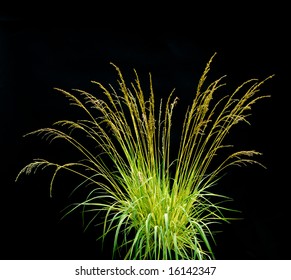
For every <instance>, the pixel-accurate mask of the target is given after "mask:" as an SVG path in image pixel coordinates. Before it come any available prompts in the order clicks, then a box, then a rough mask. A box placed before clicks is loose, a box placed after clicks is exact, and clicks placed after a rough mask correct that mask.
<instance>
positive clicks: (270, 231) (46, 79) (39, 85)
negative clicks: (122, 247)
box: [0, 9, 290, 259]
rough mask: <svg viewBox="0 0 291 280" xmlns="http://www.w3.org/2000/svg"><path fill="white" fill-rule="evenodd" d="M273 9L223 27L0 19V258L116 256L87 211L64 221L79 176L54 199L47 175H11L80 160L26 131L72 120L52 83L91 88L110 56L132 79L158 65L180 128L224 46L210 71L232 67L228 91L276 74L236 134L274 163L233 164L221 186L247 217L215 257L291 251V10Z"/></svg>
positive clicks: (104, 73)
mask: <svg viewBox="0 0 291 280" xmlns="http://www.w3.org/2000/svg"><path fill="white" fill-rule="evenodd" d="M270 12H272V11H271V9H270ZM270 15H271V17H270V16H269V14H266V15H264V16H263V17H261V18H260V19H257V16H256V15H253V18H252V21H251V22H250V21H249V20H250V17H249V15H248V14H246V15H245V17H244V20H245V21H246V22H245V23H244V24H238V22H237V21H235V19H236V16H234V17H233V18H232V19H231V20H230V21H229V22H226V24H225V25H221V26H218V25H217V24H216V23H213V24H212V25H211V26H210V27H209V28H206V27H205V26H204V25H205V22H204V23H202V22H200V25H197V23H192V22H191V20H189V22H188V23H187V26H185V25H183V26H182V27H181V26H178V25H171V26H167V25H166V24H162V23H161V24H160V25H150V24H148V25H147V24H146V27H144V26H143V27H139V25H138V26H136V25H135V28H134V27H133V25H128V26H120V25H119V24H118V23H116V24H113V25H112V26H109V25H108V22H106V21H103V20H96V21H94V20H91V21H90V22H89V21H87V22H85V23H87V24H85V23H84V21H76V20H75V19H74V20H72V19H71V18H67V19H65V20H64V19H63V18H62V17H58V18H53V16H52V18H45V17H40V16H39V17H33V16H28V17H22V16H1V18H0V20H1V21H0V67H1V68H0V94H1V99H0V113H1V132H0V133H1V138H0V141H1V142H0V147H1V171H0V172H1V174H0V176H1V180H0V182H1V183H0V186H1V193H0V199H1V203H0V205H1V208H0V210H1V211H0V218H1V238H0V242H1V245H0V246H1V247H0V248H1V249H0V258H1V259H109V258H110V254H111V252H110V246H111V243H112V242H111V241H110V240H109V241H108V242H107V243H105V250H104V251H103V252H102V251H101V243H100V242H96V241H95V239H96V237H97V235H98V230H99V229H94V228H90V229H89V230H88V231H86V232H84V231H83V228H82V220H81V215H80V214H79V213H74V214H72V215H71V216H69V217H67V218H66V219H64V220H60V218H61V214H60V211H61V209H63V208H64V207H65V206H66V205H67V203H68V198H67V195H68V194H69V192H70V190H72V188H73V186H72V187H71V185H70V183H71V184H72V183H73V181H70V180H72V179H70V178H65V179H62V181H60V182H61V183H60V185H59V186H58V187H59V189H58V190H55V192H54V195H53V197H52V198H50V197H49V186H48V178H49V174H48V173H46V172H45V173H38V174H37V175H35V176H34V175H32V176H24V177H21V180H20V181H19V182H17V183H15V182H14V180H15V177H16V175H17V173H18V172H19V170H20V169H21V168H22V167H23V166H24V165H25V164H27V163H28V162H30V161H31V160H32V159H33V158H37V157H49V158H50V159H52V160H58V159H59V160H61V159H62V158H64V157H68V158H69V157H70V156H72V155H71V152H70V150H66V148H65V147H62V146H60V145H56V146H54V145H48V144H47V143H45V142H44V141H41V140H40V139H39V138H37V139H36V138H34V137H29V138H22V135H23V134H25V133H27V132H30V131H32V130H34V129H37V128H40V127H46V126H50V124H51V123H53V122H54V121H56V120H59V119H62V118H66V117H67V116H72V117H74V116H76V115H75V114H76V113H75V112H74V110H72V108H70V107H69V106H68V103H67V102H66V100H65V99H64V98H63V97H62V96H60V95H57V94H55V91H54V90H53V87H59V88H63V89H66V90H70V89H71V88H80V89H88V90H90V91H92V90H94V89H95V88H94V87H93V86H92V84H91V83H90V80H97V81H100V82H102V83H104V84H107V83H114V81H115V80H116V72H115V71H114V69H113V68H112V66H110V65H109V62H113V63H115V64H116V65H117V66H119V67H120V68H121V70H122V71H123V73H124V74H125V76H126V77H127V76H128V77H129V78H130V77H132V69H133V68H135V69H136V70H137V71H138V73H139V74H140V75H141V77H142V79H144V81H145V82H147V80H146V79H147V74H148V72H151V73H152V76H153V81H154V90H155V91H156V94H157V97H162V96H164V97H165V96H167V95H168V94H169V93H170V91H171V90H172V89H173V88H175V89H176V90H175V93H176V95H177V96H179V98H180V101H179V106H178V107H177V108H176V117H175V123H176V124H177V125H179V124H180V121H181V118H182V117H183V108H185V106H186V105H187V104H189V102H190V101H191V99H192V95H193V94H194V93H195V87H196V85H197V81H198V79H199V77H200V75H201V73H202V70H203V69H204V66H205V64H206V62H207V61H208V60H209V58H210V57H211V56H212V55H213V54H214V52H217V55H216V57H215V59H214V62H213V64H212V72H211V74H210V76H209V78H210V79H211V78H218V77H220V76H222V75H224V74H226V75H227V79H226V81H227V83H228V87H229V88H230V89H233V88H234V87H236V86H237V85H239V84H240V83H242V82H243V81H245V80H247V79H249V78H259V79H263V78H265V77H267V76H269V75H271V74H275V77H274V78H273V79H272V80H270V81H269V82H267V83H266V84H265V85H264V86H263V88H262V94H271V98H269V99H264V100H262V101H261V102H259V103H258V104H256V105H255V106H254V111H253V115H252V117H251V119H250V120H251V123H252V126H250V127H244V126H242V127H241V128H239V129H236V130H235V131H234V134H233V135H232V136H231V140H232V142H233V143H234V144H235V145H236V147H237V148H238V149H239V148H246V149H256V150H258V151H260V152H262V153H263V156H262V157H261V158H260V160H261V162H262V163H263V164H265V165H266V166H267V169H266V170H264V169H262V168H260V167H257V166H250V167H246V168H234V169H231V170H230V171H229V173H228V176H227V177H226V178H224V181H223V185H222V186H221V187H220V188H221V189H218V190H217V191H219V192H221V193H223V194H228V195H230V196H232V197H233V198H234V201H233V203H232V204H231V205H232V206H233V207H234V208H236V209H239V210H241V211H242V212H241V214H240V215H241V216H240V217H243V219H242V220H239V221H233V222H232V223H231V224H229V225H222V226H221V228H220V229H221V230H222V231H223V232H222V233H220V234H218V235H217V236H216V241H217V245H216V246H215V247H214V252H215V255H216V257H217V259H288V258H289V254H288V253H289V251H290V240H289V230H288V226H289V221H290V218H289V217H290V215H289V214H290V210H289V198H288V195H289V189H290V184H289V182H288V172H290V171H288V166H289V165H290V162H289V160H288V153H289V150H288V142H289V136H288V130H289V123H288V119H289V112H290V109H289V108H290V106H289V96H290V86H289V85H288V82H289V79H290V70H289V64H290V63H289V62H290V42H289V38H288V37H289V29H288V24H287V20H286V18H284V16H280V15H279V20H278V19H277V20H276V21H274V20H273V17H274V14H270ZM88 22H89V24H88ZM201 25H203V26H204V28H205V29H204V30H203V31H202V30H201ZM174 138H175V137H174ZM174 140H175V139H174ZM66 180H67V181H66Z"/></svg>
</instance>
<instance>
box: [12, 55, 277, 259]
mask: <svg viewBox="0 0 291 280" xmlns="http://www.w3.org/2000/svg"><path fill="white" fill-rule="evenodd" d="M214 56H215V54H214V55H213V56H212V57H211V58H210V60H209V61H208V63H207V65H206V67H205V70H204V72H203V73H202V76H201V78H200V80H199V83H198V86H197V90H196V94H195V96H194V97H193V102H192V104H190V105H189V107H188V109H187V111H186V112H185V115H184V121H183V123H181V135H180V142H179V147H177V148H176V147H171V129H172V118H173V114H174V107H175V106H176V104H177V102H178V98H177V97H174V96H173V92H172V93H171V94H170V95H169V97H168V98H167V100H166V101H165V102H164V101H163V100H162V99H161V100H159V102H158V103H157V101H156V100H155V96H154V91H153V85H152V78H151V75H150V77H149V89H148V99H145V94H144V90H143V88H142V85H141V83H140V79H139V77H138V74H137V72H136V71H135V70H134V73H135V80H134V81H133V82H131V83H130V84H128V83H126V81H125V79H124V77H123V75H122V72H121V70H120V69H119V68H118V67H117V66H116V65H114V64H112V65H113V67H114V68H115V70H116V71H117V74H118V79H117V81H118V86H119V88H118V89H115V88H114V87H113V86H111V85H109V86H108V87H105V86H104V85H103V84H101V83H99V82H96V81H92V82H93V83H94V84H96V85H97V86H98V88H99V89H100V91H101V92H102V94H103V95H102V97H100V98H97V97H96V96H94V95H92V94H91V93H89V92H86V91H83V90H79V89H75V90H72V92H68V91H65V90H63V89H59V88H56V90H57V91H58V92H59V93H61V94H63V95H65V96H66V97H67V98H68V100H69V101H70V104H71V105H75V106H77V107H79V108H80V109H81V110H83V111H84V112H85V114H86V116H87V118H84V119H79V120H76V121H74V120H61V121H58V122H56V123H54V124H53V125H52V127H49V128H41V129H38V130H36V131H33V132H30V133H28V134H26V135H31V134H37V135H42V136H43V137H44V138H45V139H46V140H48V141H53V140H57V139H61V140H65V141H66V142H68V143H69V144H71V145H72V146H73V147H74V148H76V150H78V151H79V152H80V154H81V155H82V158H81V160H78V161H76V162H67V163H64V164H59V163H54V162H50V161H48V160H46V159H35V160H34V161H32V162H31V163H29V164H28V165H26V166H25V167H24V168H23V169H22V170H21V171H20V172H19V174H18V176H17V179H18V177H19V176H20V174H22V173H26V174H29V173H31V172H32V171H34V172H35V171H37V170H39V169H44V168H47V167H54V172H53V174H52V179H51V182H50V191H51V192H52V190H53V185H54V181H55V178H56V175H57V174H58V173H59V171H61V170H66V171H69V172H71V173H74V174H77V175H78V176H80V177H81V178H82V182H81V184H80V185H78V186H77V188H76V189H78V190H85V189H86V188H85V187H86V186H91V189H90V191H88V189H86V190H87V191H88V193H87V195H86V199H85V200H84V201H81V202H78V203H76V204H74V205H73V206H72V207H71V208H69V210H67V211H66V215H67V214H69V213H71V212H72V211H74V210H76V209H79V208H80V207H81V209H82V211H83V214H84V215H86V213H87V212H86V211H88V212H89V211H91V212H92V211H93V213H94V214H95V216H98V215H101V213H103V215H102V218H103V220H102V224H103V232H102V234H100V236H99V237H100V238H103V241H104V240H105V238H106V236H107V235H108V233H109V232H113V236H114V240H113V254H112V258H115V257H116V256H117V255H116V254H118V252H119V250H120V249H122V252H125V253H124V254H123V256H122V258H124V259H163V260H166V259H214V258H215V256H214V253H213V250H212V245H211V244H212V242H213V241H215V240H214V232H213V231H212V225H213V224H215V223H221V222H229V221H230V218H227V217H225V214H224V213H225V211H228V210H230V211H231V210H232V209H230V208H226V207H224V206H223V205H224V204H223V202H225V201H226V200H228V199H229V198H228V197H225V196H223V195H221V194H219V193H218V192H215V191H214V185H217V184H218V183H219V179H220V178H221V176H222V175H223V173H224V172H225V169H226V168H229V167H231V166H233V165H239V166H242V165H245V164H248V163H256V164H260V165H261V163H259V162H258V161H257V160H255V158H254V156H257V155H260V153H259V152H257V151H255V150H247V151H245V150H243V151H234V152H233V151H231V150H230V149H229V148H230V147H231V146H230V145H225V144H224V139H225V137H226V136H227V134H228V133H229V132H230V130H231V129H232V128H233V126H235V125H237V124H239V123H241V122H246V123H248V116H249V115H250V111H251V108H252V105H253V104H254V103H255V102H256V101H258V100H259V99H262V98H265V97H267V96H266V95H265V96H260V95H258V92H259V91H260V87H261V86H262V84H263V83H265V81H266V80H268V79H269V78H271V77H272V76H269V77H267V78H266V79H264V80H262V81H259V80H257V79H250V80H247V81H246V82H244V83H242V84H241V85H239V86H238V87H237V88H236V89H235V90H234V91H233V92H232V93H231V94H229V95H223V96H221V97H219V94H221V93H219V92H220V90H221V89H222V88H223V87H224V86H225V83H223V79H224V78H225V76H222V77H220V78H218V79H217V80H215V81H213V82H211V83H210V84H209V85H205V81H206V78H207V74H208V73H209V71H210V66H211V63H212V60H213V58H214ZM216 95H217V96H216ZM214 96H215V98H214ZM214 100H218V101H215V102H214ZM81 135H85V136H86V138H83V137H81ZM84 139H86V141H84ZM88 140H90V141H92V142H93V143H94V145H93V146H91V145H89V144H88V143H89V142H88ZM221 150H226V151H228V153H227V155H226V156H225V157H222V158H219V157H218V159H219V160H216V162H218V163H216V164H215V166H213V164H212V163H213V162H214V158H215V157H216V156H218V155H219V152H220V151H221ZM224 155H225V153H224ZM95 216H94V217H95ZM92 222H94V218H93V219H92V220H90V222H89V223H88V225H89V224H90V223H92Z"/></svg>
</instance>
